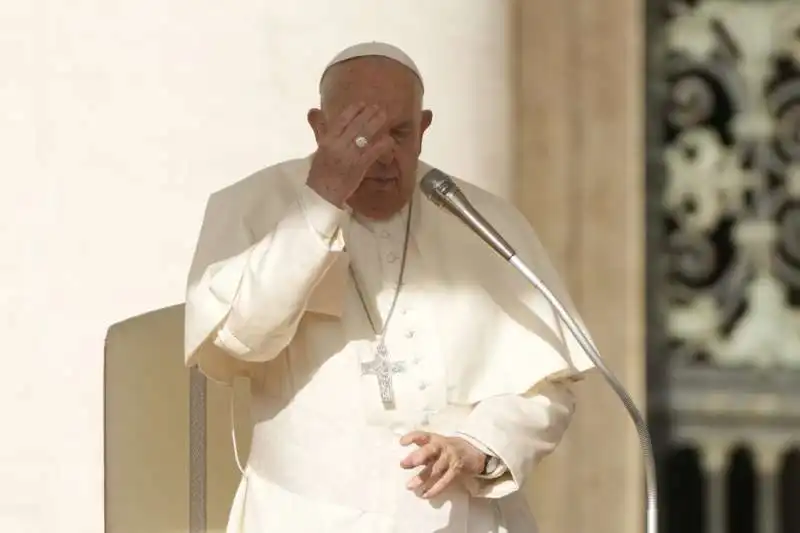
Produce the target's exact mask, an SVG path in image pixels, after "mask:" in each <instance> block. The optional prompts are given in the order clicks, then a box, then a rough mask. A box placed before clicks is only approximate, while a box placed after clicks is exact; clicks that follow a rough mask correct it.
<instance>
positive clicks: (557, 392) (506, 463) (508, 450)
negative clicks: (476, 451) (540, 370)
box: [459, 382, 574, 498]
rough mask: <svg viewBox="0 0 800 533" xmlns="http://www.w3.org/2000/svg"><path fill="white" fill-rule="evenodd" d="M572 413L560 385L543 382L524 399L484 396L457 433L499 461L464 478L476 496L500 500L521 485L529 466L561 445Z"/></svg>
mask: <svg viewBox="0 0 800 533" xmlns="http://www.w3.org/2000/svg"><path fill="white" fill-rule="evenodd" d="M573 411H574V397H573V394H572V391H571V390H570V388H569V385H568V384H567V383H565V382H544V383H541V384H540V385H539V386H537V387H536V388H534V389H533V390H531V391H529V392H528V393H527V394H525V395H524V396H514V395H507V396H497V397H493V398H487V399H486V400H484V401H482V402H480V403H479V404H478V405H476V406H475V409H474V410H473V412H472V413H471V414H470V416H469V417H468V419H467V421H466V423H465V424H464V426H462V427H461V428H460V430H459V434H461V435H463V436H465V437H466V438H468V439H470V440H474V441H476V442H477V443H479V444H480V445H481V446H482V447H483V448H484V449H485V450H486V451H488V452H490V454H491V455H494V456H496V457H497V458H498V459H499V464H498V466H497V470H495V471H494V472H487V474H488V475H486V476H478V477H472V478H471V479H467V480H465V485H466V486H467V488H468V490H469V491H470V492H471V493H472V494H473V495H474V496H478V497H486V498H500V497H502V496H505V495H507V494H509V493H511V492H514V491H516V490H518V489H519V488H520V487H522V486H523V485H524V483H525V481H526V479H527V477H528V476H529V474H530V473H531V471H532V470H533V469H534V467H535V465H536V464H537V463H538V462H539V461H541V460H542V459H543V458H544V457H546V456H547V455H548V454H550V453H551V452H552V451H553V450H554V449H555V447H556V446H557V445H558V443H559V442H560V441H561V438H562V437H563V435H564V433H565V431H566V429H567V427H568V426H569V422H570V420H571V418H572V413H573Z"/></svg>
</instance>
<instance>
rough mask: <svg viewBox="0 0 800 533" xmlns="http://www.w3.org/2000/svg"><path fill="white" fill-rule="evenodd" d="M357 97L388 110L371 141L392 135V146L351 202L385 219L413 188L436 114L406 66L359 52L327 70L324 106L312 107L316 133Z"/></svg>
mask: <svg viewBox="0 0 800 533" xmlns="http://www.w3.org/2000/svg"><path fill="white" fill-rule="evenodd" d="M359 103H364V104H367V105H368V106H369V105H377V106H379V108H380V109H382V110H383V111H384V112H385V113H386V117H387V120H386V123H385V124H384V127H383V128H382V129H381V130H380V131H379V132H378V133H377V134H376V135H375V136H374V137H373V138H372V139H370V142H373V143H374V142H375V141H376V140H378V139H379V138H380V137H381V136H384V135H389V136H391V137H392V138H393V139H394V149H393V150H391V151H390V152H387V153H386V154H385V155H384V156H382V157H381V158H380V159H378V160H377V161H375V163H373V164H372V166H371V167H370V168H369V169H367V171H366V174H365V178H364V181H362V182H361V185H360V186H359V188H358V189H357V190H356V192H355V193H354V194H353V196H351V197H350V199H349V201H348V204H349V205H350V207H351V208H352V210H353V211H354V212H356V213H359V214H361V215H363V216H366V217H368V218H371V219H375V220H383V219H387V218H390V217H391V216H393V215H394V214H396V213H397V212H398V211H400V210H401V209H402V208H403V207H404V206H405V205H406V204H407V203H408V201H409V200H410V198H411V195H412V194H413V192H414V188H415V187H416V172H417V163H418V161H419V154H420V151H421V149H422V135H423V133H424V132H425V130H426V129H427V127H428V126H429V125H430V123H431V119H432V114H431V112H430V111H423V110H422V88H421V85H420V82H419V80H418V79H417V77H416V76H415V75H414V74H413V73H412V72H411V71H410V70H409V69H408V68H406V67H405V66H403V65H401V64H400V63H397V62H396V61H392V60H390V59H388V58H385V57H361V58H357V59H352V60H350V61H346V62H344V63H340V64H338V65H335V66H334V67H332V68H331V69H330V70H329V71H328V73H327V74H326V75H325V79H324V80H323V83H322V109H321V111H318V110H312V111H311V112H309V122H310V123H311V126H312V128H313V129H314V132H315V134H316V136H317V139H319V138H320V137H321V136H322V135H324V133H325V132H326V131H327V127H328V124H332V123H334V121H335V120H336V119H337V117H338V116H339V115H340V114H341V113H342V111H344V110H345V109H346V108H347V107H348V106H350V105H354V104H355V105H357V104H359Z"/></svg>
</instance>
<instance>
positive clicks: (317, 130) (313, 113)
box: [306, 108, 325, 142]
mask: <svg viewBox="0 0 800 533" xmlns="http://www.w3.org/2000/svg"><path fill="white" fill-rule="evenodd" d="M306 120H308V125H309V126H311V129H312V130H313V131H314V138H315V139H316V140H317V142H319V140H320V139H321V138H322V136H323V135H325V114H324V113H323V112H322V110H321V109H316V108H314V109H310V110H309V111H308V115H307V116H306Z"/></svg>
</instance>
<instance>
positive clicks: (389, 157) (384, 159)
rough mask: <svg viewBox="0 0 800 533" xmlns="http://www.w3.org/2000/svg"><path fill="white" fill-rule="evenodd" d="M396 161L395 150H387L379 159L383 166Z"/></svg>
mask: <svg viewBox="0 0 800 533" xmlns="http://www.w3.org/2000/svg"><path fill="white" fill-rule="evenodd" d="M392 161H394V150H387V151H386V152H384V153H382V154H381V155H380V157H378V162H379V163H380V164H382V165H388V164H390V163H391V162H392Z"/></svg>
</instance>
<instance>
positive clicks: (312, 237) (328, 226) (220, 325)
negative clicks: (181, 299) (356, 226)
mask: <svg viewBox="0 0 800 533" xmlns="http://www.w3.org/2000/svg"><path fill="white" fill-rule="evenodd" d="M305 194H306V195H307V196H306V197H305V198H303V199H301V202H300V203H299V204H298V206H292V208H290V209H289V210H287V214H286V215H285V216H283V217H282V218H281V219H280V220H279V221H278V222H277V224H276V226H275V227H274V228H273V229H272V230H271V231H270V232H269V233H268V234H267V235H266V236H265V237H264V238H262V239H261V240H260V241H259V242H257V243H256V244H254V245H252V246H250V247H249V248H247V249H246V250H244V251H243V252H241V253H239V254H237V255H235V256H232V257H230V258H227V259H224V260H222V261H219V262H216V263H214V264H212V265H210V266H208V267H207V268H205V270H204V271H203V272H202V275H201V276H200V277H199V279H198V280H197V281H196V282H195V283H191V284H190V286H189V289H188V291H187V320H193V321H195V322H196V323H201V324H206V323H209V320H210V319H213V320H214V325H213V330H211V331H210V334H209V337H208V342H212V343H213V344H215V345H216V346H217V347H219V348H221V349H223V350H224V351H225V352H226V353H228V354H230V355H232V356H234V357H236V358H239V359H243V360H247V361H266V360H269V359H272V358H274V357H275V356H277V354H278V353H280V351H281V350H282V349H283V348H284V347H285V346H286V345H287V344H288V343H289V342H290V341H291V339H292V337H293V336H294V334H295V331H296V329H297V326H298V323H299V321H300V319H301V318H302V316H303V313H304V312H305V309H306V306H307V303H308V300H309V297H310V296H311V294H312V292H313V290H314V288H315V287H316V286H317V284H318V282H319V281H320V280H321V279H322V277H323V276H324V274H325V273H326V271H327V270H328V268H329V267H330V266H331V265H332V264H333V262H334V260H335V257H336V254H337V252H340V251H341V249H342V248H343V242H342V238H341V235H340V233H341V232H340V231H339V225H340V223H341V220H342V218H343V216H344V214H345V213H344V212H343V211H342V210H339V209H338V208H336V207H334V206H332V205H330V204H328V203H327V202H325V201H324V200H322V199H321V198H319V197H317V196H315V195H314V194H313V193H311V192H310V191H305ZM223 238H224V237H223ZM203 314H205V315H206V316H202V315H203Z"/></svg>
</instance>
